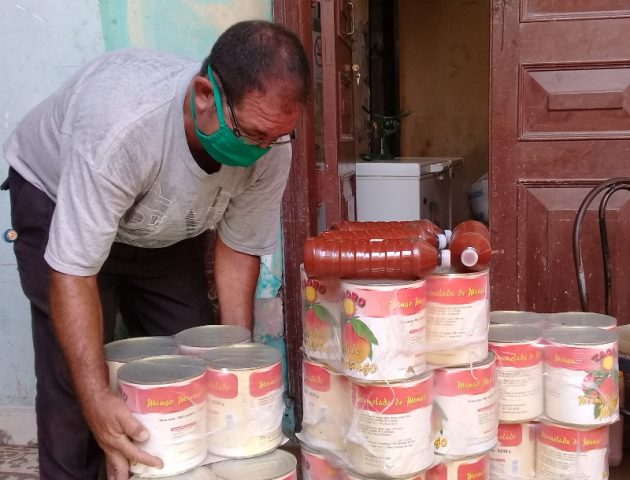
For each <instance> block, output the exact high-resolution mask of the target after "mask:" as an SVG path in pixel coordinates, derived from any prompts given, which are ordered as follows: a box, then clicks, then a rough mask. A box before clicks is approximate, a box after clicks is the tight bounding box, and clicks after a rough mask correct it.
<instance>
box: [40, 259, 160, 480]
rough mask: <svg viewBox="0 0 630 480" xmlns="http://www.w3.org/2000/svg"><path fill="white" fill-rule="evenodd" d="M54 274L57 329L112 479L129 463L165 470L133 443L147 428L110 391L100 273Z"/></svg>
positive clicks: (121, 476) (125, 472)
mask: <svg viewBox="0 0 630 480" xmlns="http://www.w3.org/2000/svg"><path fill="white" fill-rule="evenodd" d="M50 278H51V282H50V307H51V311H52V317H53V323H54V325H55V331H56V333H57V337H58V339H59V344H60V345H61V348H62V349H63V353H64V355H65V357H66V361H67V363H68V367H69V369H70V373H71V374H72V381H73V384H74V390H75V392H76V395H77V398H78V401H79V404H80V405H81V410H82V411H83V415H84V417H85V420H86V421H87V423H88V425H89V426H90V429H91V430H92V433H93V434H94V437H95V438H96V441H97V442H98V444H99V445H100V446H101V448H102V449H103V450H104V451H105V455H106V459H107V472H108V480H128V479H129V465H130V464H131V463H136V462H138V463H143V464H145V465H148V466H151V467H157V468H162V466H163V464H162V461H161V460H160V459H159V458H157V457H154V456H152V455H149V454H148V453H146V452H143V451H142V450H140V449H139V448H138V447H137V446H135V445H134V444H133V443H132V441H133V440H135V441H137V442H143V441H146V440H147V439H148V438H149V432H147V431H146V429H145V428H143V426H142V425H141V424H140V422H138V420H137V419H136V418H135V417H134V416H133V415H132V413H131V411H130V410H129V408H127V405H126V404H125V402H124V401H123V400H122V399H120V398H118V397H117V396H116V395H114V394H113V393H112V392H111V389H110V386H109V374H108V372H107V365H106V364H105V355H104V352H103V319H102V312H101V303H100V298H99V293H98V285H97V281H96V276H90V277H79V276H75V275H66V274H63V273H60V272H56V271H54V270H52V271H51V275H50ZM62 441H63V440H62Z"/></svg>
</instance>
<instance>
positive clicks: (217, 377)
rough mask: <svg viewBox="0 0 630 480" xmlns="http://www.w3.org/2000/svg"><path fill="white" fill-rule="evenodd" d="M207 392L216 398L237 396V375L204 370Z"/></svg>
mask: <svg viewBox="0 0 630 480" xmlns="http://www.w3.org/2000/svg"><path fill="white" fill-rule="evenodd" d="M206 384H207V386H208V393H209V394H210V395H212V396H214V397H217V398H226V399H227V398H236V397H237V396H238V377H237V376H236V375H234V374H233V373H229V372H220V371H217V370H211V369H208V370H206Z"/></svg>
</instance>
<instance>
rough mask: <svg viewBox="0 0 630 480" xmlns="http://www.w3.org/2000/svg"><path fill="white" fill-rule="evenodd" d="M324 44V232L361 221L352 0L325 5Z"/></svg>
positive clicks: (321, 194) (321, 10) (322, 11)
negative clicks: (357, 197)
mask: <svg viewBox="0 0 630 480" xmlns="http://www.w3.org/2000/svg"><path fill="white" fill-rule="evenodd" d="M317 3H318V5H319V16H320V25H321V40H322V88H323V92H322V98H323V105H322V106H323V142H324V145H323V164H321V165H319V170H318V172H319V182H318V185H319V188H318V191H319V203H320V208H322V209H323V211H322V217H323V219H324V220H323V222H321V223H322V224H323V227H324V228H328V227H330V224H331V223H333V222H337V221H340V220H354V219H355V164H356V156H355V143H354V142H355V136H354V102H353V87H354V85H355V83H354V72H353V70H352V42H353V38H354V35H355V32H356V23H355V21H356V20H355V11H354V8H355V7H354V4H353V2H352V1H351V0H320V1H319V2H317Z"/></svg>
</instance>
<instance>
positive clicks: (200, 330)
mask: <svg viewBox="0 0 630 480" xmlns="http://www.w3.org/2000/svg"><path fill="white" fill-rule="evenodd" d="M175 341H176V342H177V348H178V349H179V353H180V354H182V355H192V356H195V357H200V356H201V355H202V354H203V353H205V352H207V351H208V350H212V349H213V348H217V347H226V346H228V345H235V344H238V343H249V342H250V341H251V333H250V331H249V330H248V329H246V328H245V327H239V326H237V325H202V326H200V327H193V328H188V329H186V330H182V331H181V332H179V333H178V334H177V335H175Z"/></svg>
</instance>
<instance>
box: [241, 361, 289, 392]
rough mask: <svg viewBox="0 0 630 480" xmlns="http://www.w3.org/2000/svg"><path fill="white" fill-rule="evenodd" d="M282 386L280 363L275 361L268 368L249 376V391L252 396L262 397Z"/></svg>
mask: <svg viewBox="0 0 630 480" xmlns="http://www.w3.org/2000/svg"><path fill="white" fill-rule="evenodd" d="M280 388H282V365H280V364H279V363H277V364H276V365H274V366H273V367H271V368H270V369H269V370H266V371H263V372H255V373H252V374H251V375H250V377H249V393H250V395H251V396H252V397H262V396H263V395H267V394H268V393H271V392H273V391H274V390H278V389H280Z"/></svg>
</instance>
